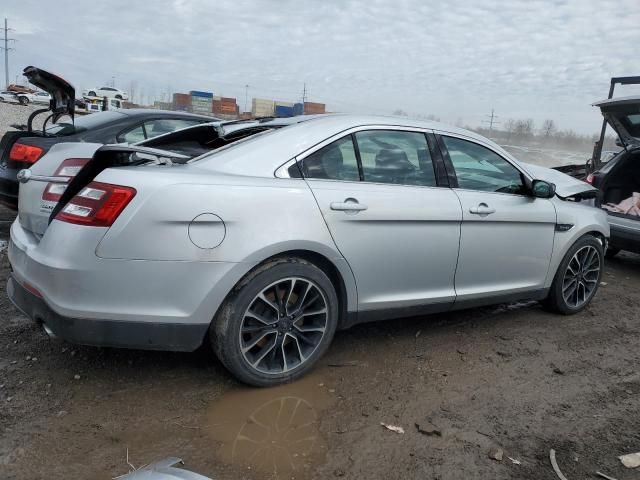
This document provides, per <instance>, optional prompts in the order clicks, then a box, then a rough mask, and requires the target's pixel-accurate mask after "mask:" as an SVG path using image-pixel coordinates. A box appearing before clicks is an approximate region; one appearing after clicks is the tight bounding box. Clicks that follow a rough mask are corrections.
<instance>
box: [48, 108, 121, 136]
mask: <svg viewBox="0 0 640 480" xmlns="http://www.w3.org/2000/svg"><path fill="white" fill-rule="evenodd" d="M66 118H67V119H68V117H66ZM124 118H125V115H124V114H122V113H118V112H113V111H107V112H99V113H92V114H90V115H82V116H81V115H77V116H76V117H75V120H74V122H73V123H71V121H70V120H68V121H66V122H58V123H54V124H53V125H51V126H50V127H49V128H47V130H46V131H47V133H48V134H51V135H72V134H74V133H80V132H84V131H87V130H91V129H94V128H99V127H102V126H103V125H106V124H107V123H110V122H113V121H116V120H122V119H124Z"/></svg>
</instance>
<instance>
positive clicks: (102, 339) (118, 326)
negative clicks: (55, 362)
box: [7, 275, 207, 351]
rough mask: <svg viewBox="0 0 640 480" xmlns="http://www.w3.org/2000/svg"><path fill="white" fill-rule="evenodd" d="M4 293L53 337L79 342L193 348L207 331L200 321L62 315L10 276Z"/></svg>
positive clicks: (177, 349)
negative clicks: (44, 326) (195, 322)
mask: <svg viewBox="0 0 640 480" xmlns="http://www.w3.org/2000/svg"><path fill="white" fill-rule="evenodd" d="M7 295H8V296H9V299H10V300H11V302H12V303H13V304H14V305H15V306H16V307H17V308H18V309H19V310H20V311H22V312H23V313H24V314H25V315H26V316H28V317H29V318H31V319H32V320H34V321H37V322H41V323H43V324H44V325H46V327H47V328H48V329H49V330H50V331H51V332H52V333H53V334H54V335H55V336H56V337H60V338H62V339H64V340H67V341H69V342H72V343H77V344H81V345H93V346H100V347H120V348H139V349H144V350H172V351H193V350H195V349H196V348H198V347H199V346H200V345H201V344H202V339H203V338H204V336H205V333H206V331H207V326H206V325H202V324H183V323H174V324H170V323H157V322H127V321H122V320H99V319H95V318H91V319H89V318H70V317H65V316H62V315H59V314H58V313H56V312H54V311H53V310H52V309H51V308H50V307H49V306H48V305H47V303H46V302H45V301H44V300H43V299H42V298H40V297H38V296H36V295H34V294H33V293H31V292H30V291H29V290H27V289H26V288H25V287H24V286H23V285H21V284H20V283H19V282H18V281H17V280H16V278H15V277H14V276H13V275H12V276H10V277H9V281H8V282H7Z"/></svg>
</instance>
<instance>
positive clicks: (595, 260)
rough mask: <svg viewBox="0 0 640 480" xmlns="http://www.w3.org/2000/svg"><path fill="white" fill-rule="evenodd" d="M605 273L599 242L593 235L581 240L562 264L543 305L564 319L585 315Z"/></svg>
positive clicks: (571, 249)
mask: <svg viewBox="0 0 640 480" xmlns="http://www.w3.org/2000/svg"><path fill="white" fill-rule="evenodd" d="M603 269H604V252H603V246H602V243H601V242H600V240H598V239H597V238H595V237H594V236H592V235H585V236H583V237H581V238H580V239H578V240H577V241H576V243H574V244H573V245H572V246H571V248H570V249H569V251H568V252H567V253H566V255H565V256H564V258H563V259H562V262H560V266H559V267H558V270H557V271H556V275H555V278H554V279H553V283H552V284H551V289H550V290H549V295H548V297H547V298H546V299H545V300H544V302H543V305H544V306H545V308H547V309H548V310H550V311H553V312H556V313H561V314H563V315H572V314H574V313H578V312H580V311H582V310H583V309H584V308H585V307H586V306H587V305H589V303H590V302H591V300H592V299H593V297H594V296H595V294H596V292H597V291H598V287H599V286H600V278H601V277H602V271H603Z"/></svg>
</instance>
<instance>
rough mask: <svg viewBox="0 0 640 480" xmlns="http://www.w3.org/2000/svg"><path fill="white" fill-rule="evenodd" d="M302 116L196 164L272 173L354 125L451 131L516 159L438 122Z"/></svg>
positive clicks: (226, 170) (230, 170)
mask: <svg viewBox="0 0 640 480" xmlns="http://www.w3.org/2000/svg"><path fill="white" fill-rule="evenodd" d="M309 117H311V116H309ZM293 118H294V119H295V118H299V117H293ZM302 118H306V120H305V121H302V122H300V121H296V120H294V119H292V120H291V121H292V122H293V123H295V124H294V125H289V126H287V127H286V128H280V129H277V130H275V131H274V132H272V133H270V134H268V135H265V136H261V135H257V136H256V137H253V138H250V139H249V140H247V141H245V142H242V143H238V144H236V145H234V146H232V147H231V148H228V149H225V150H220V151H214V152H212V153H210V154H205V155H204V156H202V157H200V158H198V159H197V161H198V165H199V166H200V167H203V168H208V169H211V170H215V171H218V172H224V173H230V174H238V175H257V176H272V175H273V171H274V165H275V164H277V165H275V167H276V168H277V167H278V166H280V165H282V164H283V163H286V162H287V161H289V160H290V159H292V158H294V157H295V156H297V155H299V154H300V153H302V152H304V151H306V150H308V149H309V148H311V147H313V146H314V145H317V144H318V143H321V142H323V141H325V140H326V139H328V138H330V137H333V136H336V135H339V134H340V133H342V132H344V131H346V130H349V129H351V128H354V127H366V126H383V127H384V126H389V127H408V128H420V129H425V130H437V131H439V132H443V133H452V134H455V135H460V136H463V137H466V138H469V139H471V140H475V141H478V142H479V143H482V144H485V145H488V146H490V147H491V148H493V149H494V150H496V151H498V152H500V153H501V154H502V155H504V156H505V157H507V158H509V159H512V160H514V161H516V162H517V160H516V159H515V158H514V157H513V156H512V155H510V154H509V153H508V152H506V151H505V150H504V149H502V148H501V147H500V146H498V145H497V144H495V143H494V142H492V141H491V140H489V139H487V138H485V137H483V136H482V135H478V134H477V133H474V132H471V131H469V130H465V129H463V128H458V127H453V126H450V125H446V124H443V123H440V122H435V121H429V120H414V119H411V118H408V117H395V116H376V115H350V114H324V115H317V116H313V117H312V118H308V117H306V116H303V117H302ZM209 157H210V158H209ZM266 159H269V160H271V159H272V160H273V162H274V163H270V162H269V161H265V160H266Z"/></svg>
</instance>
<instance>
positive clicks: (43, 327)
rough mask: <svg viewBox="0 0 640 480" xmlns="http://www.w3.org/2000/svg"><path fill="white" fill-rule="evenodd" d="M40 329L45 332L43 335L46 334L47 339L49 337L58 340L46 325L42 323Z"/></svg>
mask: <svg viewBox="0 0 640 480" xmlns="http://www.w3.org/2000/svg"><path fill="white" fill-rule="evenodd" d="M42 329H43V330H44V331H45V333H46V334H47V335H49V337H51V338H58V337H57V336H56V334H55V333H53V330H51V329H50V328H49V327H48V326H47V324H46V323H43V324H42Z"/></svg>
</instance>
